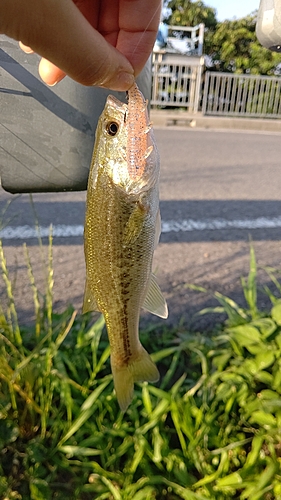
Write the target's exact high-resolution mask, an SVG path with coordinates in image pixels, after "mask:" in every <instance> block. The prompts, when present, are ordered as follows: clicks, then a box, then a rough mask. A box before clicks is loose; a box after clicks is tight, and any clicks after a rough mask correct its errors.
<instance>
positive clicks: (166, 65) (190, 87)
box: [151, 51, 204, 113]
mask: <svg viewBox="0 0 281 500" xmlns="http://www.w3.org/2000/svg"><path fill="white" fill-rule="evenodd" d="M203 65H204V57H203V56H201V57H198V56H197V57H192V56H182V55H179V54H170V53H166V52H165V51H159V52H154V53H153V59H152V98H151V106H152V107H155V106H158V107H181V108H186V109H187V110H188V111H189V112H190V113H196V112H197V111H198V108H199V100H200V89H201V80H202V71H203Z"/></svg>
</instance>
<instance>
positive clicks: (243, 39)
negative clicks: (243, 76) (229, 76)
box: [209, 14, 281, 75]
mask: <svg viewBox="0 0 281 500" xmlns="http://www.w3.org/2000/svg"><path fill="white" fill-rule="evenodd" d="M255 26H256V14H252V15H249V16H247V17H245V18H242V19H235V20H233V21H229V20H227V21H224V22H222V23H219V24H218V25H217V28H216V31H215V32H214V34H213V36H212V41H211V50H210V53H209V55H211V57H212V59H213V61H214V64H215V69H216V70H218V71H226V72H231V73H249V74H255V75H259V74H260V75H272V74H273V73H274V70H275V68H276V66H277V65H278V64H279V63H281V55H280V54H278V53H276V52H271V51H270V50H267V49H265V48H264V47H262V46H261V45H260V43H259V42H258V39H257V37H256V33H255Z"/></svg>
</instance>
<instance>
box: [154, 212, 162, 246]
mask: <svg viewBox="0 0 281 500" xmlns="http://www.w3.org/2000/svg"><path fill="white" fill-rule="evenodd" d="M160 235H161V215H160V210H159V208H158V212H157V216H156V225H155V239H154V250H155V248H156V247H157V246H158V243H159V240H160Z"/></svg>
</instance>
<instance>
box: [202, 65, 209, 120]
mask: <svg viewBox="0 0 281 500" xmlns="http://www.w3.org/2000/svg"><path fill="white" fill-rule="evenodd" d="M209 80H210V71H206V73H205V82H204V92H203V102H202V115H205V114H206V111H207V102H208V94H209Z"/></svg>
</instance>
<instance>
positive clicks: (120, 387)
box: [111, 346, 159, 411]
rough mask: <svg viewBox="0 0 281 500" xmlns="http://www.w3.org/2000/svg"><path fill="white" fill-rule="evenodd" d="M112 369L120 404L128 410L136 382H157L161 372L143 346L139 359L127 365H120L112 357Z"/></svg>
mask: <svg viewBox="0 0 281 500" xmlns="http://www.w3.org/2000/svg"><path fill="white" fill-rule="evenodd" d="M111 369H112V374H113V381H114V388H115V392H116V396H117V400H118V403H119V406H120V408H121V410H122V411H126V410H127V408H128V406H129V404H130V403H131V401H132V399H133V396H134V383H135V382H144V381H147V382H157V381H158V380H159V372H158V369H157V367H156V365H155V363H154V362H153V361H152V359H151V357H150V356H149V354H148V352H147V351H146V350H145V349H144V348H143V347H142V346H141V351H140V354H139V356H138V357H137V359H135V360H133V361H131V362H129V363H128V365H126V366H118V364H116V363H115V362H114V358H113V357H111Z"/></svg>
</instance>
